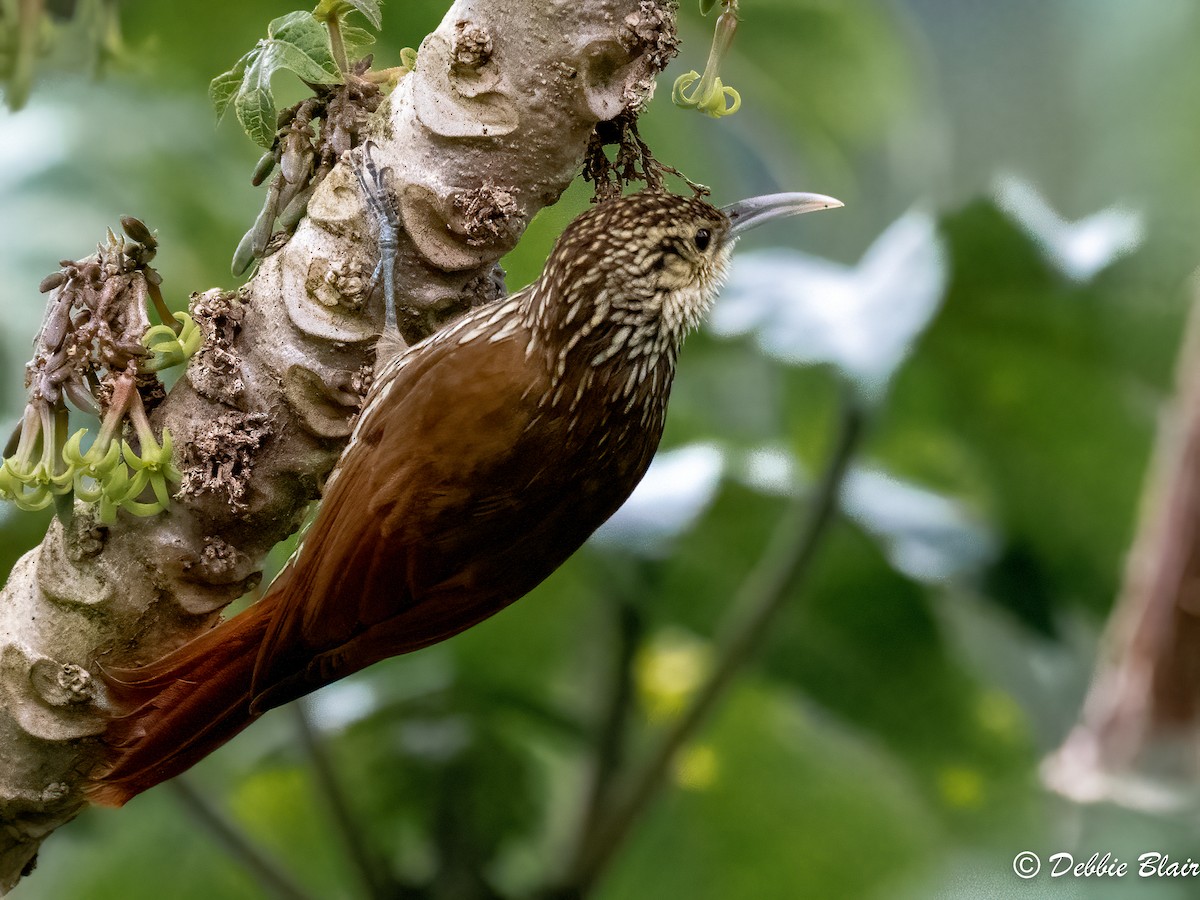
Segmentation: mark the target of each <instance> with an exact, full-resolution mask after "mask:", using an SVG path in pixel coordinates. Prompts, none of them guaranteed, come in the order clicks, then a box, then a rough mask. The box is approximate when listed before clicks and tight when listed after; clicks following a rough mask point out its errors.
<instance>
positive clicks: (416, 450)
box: [85, 193, 836, 805]
mask: <svg viewBox="0 0 1200 900" xmlns="http://www.w3.org/2000/svg"><path fill="white" fill-rule="evenodd" d="M791 196H801V195H791ZM822 199H828V198H822ZM832 203H836V201H832ZM832 203H827V204H825V205H832ZM812 208H817V207H812ZM730 209H732V207H731V208H730ZM792 211H793V212H798V211H803V210H800V209H798V208H797V209H793V210H792ZM732 215H734V218H735V219H736V217H737V213H736V212H735V213H732ZM735 230H736V229H735V227H734V225H733V224H732V223H731V219H730V216H729V215H726V213H725V212H722V211H721V210H718V209H716V208H714V207H712V206H710V205H708V204H707V203H705V202H703V201H701V200H698V199H684V198H681V197H676V196H673V195H669V194H664V193H642V194H637V195H634V196H631V197H626V198H623V199H619V200H613V201H609V202H607V203H603V204H600V205H598V206H596V207H593V208H592V209H590V210H588V211H587V212H585V213H584V214H583V215H581V216H580V217H579V218H577V219H576V220H575V221H574V222H572V223H571V225H570V226H568V228H567V229H566V231H565V232H564V233H563V235H562V237H561V238H560V239H559V241H558V243H557V244H556V246H555V248H554V251H553V252H552V254H551V256H550V259H549V260H548V262H547V265H546V268H545V271H544V272H543V273H542V276H541V277H540V278H539V279H538V280H537V281H536V282H535V283H534V284H532V285H531V286H530V287H528V288H526V289H525V290H523V291H521V292H519V293H517V294H515V295H513V296H512V297H510V298H508V299H507V300H504V301H501V302H498V303H496V304H493V305H490V306H486V307H482V308H479V309H476V310H475V311H473V312H472V313H470V314H469V315H468V316H466V317H465V318H463V319H461V320H459V321H458V322H457V323H455V324H454V325H452V326H450V327H449V328H446V329H444V330H443V331H441V332H439V333H437V334H435V335H433V336H432V337H430V338H429V339H428V340H426V341H424V342H423V343H421V344H419V345H417V346H415V347H413V348H412V349H410V350H407V351H405V352H403V353H401V354H400V355H399V356H397V357H395V358H394V359H393V360H391V361H390V362H388V363H387V364H385V365H384V366H383V367H382V371H381V372H380V374H379V377H378V379H377V381H376V384H375V385H374V387H373V388H372V391H371V393H370V395H369V396H368V397H367V400H366V402H365V404H364V406H363V411H362V414H361V416H360V419H359V422H358V424H357V427H356V428H355V431H354V434H353V436H352V437H351V440H350V443H349V445H348V446H347V448H346V450H345V453H344V454H343V456H342V458H341V459H340V460H339V462H338V465H337V467H336V468H335V469H334V472H333V474H332V475H331V476H330V478H329V481H328V483H327V486H326V490H325V496H324V499H323V500H322V503H321V507H320V510H319V511H318V513H317V516H316V518H315V520H314V522H313V524H312V526H311V527H310V529H309V531H308V533H307V536H306V537H305V539H304V541H303V544H302V546H301V549H300V550H299V551H298V553H297V554H296V556H295V557H293V559H292V561H291V562H290V563H289V565H288V566H287V567H286V568H285V569H284V571H283V572H282V573H281V574H280V576H279V577H278V578H277V579H276V580H275V581H274V582H273V583H272V584H271V586H270V588H269V589H268V590H267V592H266V594H265V596H264V597H263V598H262V599H261V600H259V601H258V602H257V603H256V604H255V605H254V606H253V607H251V608H250V609H248V610H246V611H245V612H243V613H241V614H240V615H238V616H235V617H233V618H231V619H229V620H227V621H225V622H223V623H221V624H220V625H218V626H216V627H215V628H213V629H212V630H211V631H209V632H207V633H206V634H204V635H202V636H200V637H198V638H197V639H195V640H193V641H192V642H190V643H188V644H186V645H185V646H183V647H181V648H180V649H178V650H176V651H175V652H174V653H171V654H170V655H168V656H166V657H164V658H163V659H161V660H159V661H157V662H155V663H152V664H151V665H149V666H146V667H144V668H141V669H135V670H126V671H122V672H115V673H109V676H108V679H107V680H108V682H109V687H110V693H111V694H112V696H113V697H114V700H115V702H116V704H117V705H118V706H119V707H120V708H121V709H122V714H121V715H120V716H119V717H117V718H114V719H113V721H112V723H111V725H110V727H109V729H108V732H107V734H106V736H105V741H106V744H107V745H108V747H109V748H110V752H109V755H108V757H107V759H106V760H105V761H104V763H103V764H102V765H101V766H100V767H99V768H98V770H97V771H96V772H95V773H94V774H93V776H92V778H91V780H90V781H89V782H88V784H87V785H86V786H85V790H86V793H87V795H88V797H89V798H90V799H91V800H93V801H94V802H97V803H103V804H108V805H120V804H122V803H124V802H125V801H127V800H128V799H129V798H131V797H133V796H134V795H136V794H138V793H140V792H141V791H143V790H146V789H147V788H149V787H152V786H153V785H155V784H158V783H159V782H160V781H163V780H165V779H167V778H170V777H172V776H174V775H176V774H178V773H180V772H182V771H183V770H185V769H186V768H188V767H189V766H190V765H192V764H193V763H194V762H196V761H197V760H199V759H200V758H202V757H203V756H205V755H206V754H208V753H209V752H210V751H211V750H213V749H215V748H216V747H217V746H219V745H220V744H222V743H224V742H225V741H227V740H228V739H229V738H231V737H232V736H233V735H235V734H237V733H238V732H239V731H241V730H242V729H243V728H245V727H246V726H247V725H249V724H250V723H251V722H252V721H254V719H256V718H257V717H258V716H259V715H261V714H262V713H263V712H264V711H266V710H267V709H270V708H272V707H275V706H278V705H280V704H282V703H284V702H286V701H288V700H292V699H294V698H296V697H299V696H302V695H304V694H306V693H308V692H310V691H312V690H315V689H316V688H319V687H321V686H322V685H325V684H328V683H329V682H331V681H334V680H336V679H338V678H341V677H343V676H345V675H348V674H350V673H351V672H354V671H357V670H359V669H361V668H363V667H365V666H367V665H369V664H371V663H373V662H376V661H378V660H380V659H384V658H386V657H389V656H394V655H397V654H400V653H407V652H409V651H411V650H416V649H419V648H421V647H425V646H428V645H430V644H433V643H436V642H438V641H441V640H444V639H445V638H448V637H450V636H451V635H454V634H456V633H458V632H459V631H462V630H463V629H465V628H469V627H470V626H472V625H474V624H475V623H477V622H479V621H481V620H483V619H485V618H487V617H488V616H490V615H492V614H494V613H496V612H498V611H499V610H501V609H503V608H504V607H505V606H507V605H508V604H509V603H512V602H513V601H514V600H516V599H518V598H519V597H521V596H522V595H524V594H526V593H527V592H529V591H530V590H531V589H532V588H533V587H535V586H536V585H537V584H538V583H540V582H541V581H542V580H543V579H544V578H546V576H548V575H549V574H550V573H551V572H553V571H554V570H555V569H556V568H557V567H558V566H559V565H560V564H561V563H562V562H563V561H564V560H565V559H566V558H567V557H568V556H570V555H571V554H572V553H573V552H574V551H575V550H576V549H577V548H578V547H579V546H580V545H581V544H582V543H583V542H584V541H585V540H586V539H587V537H588V536H589V535H590V534H591V533H592V532H593V531H594V530H595V529H596V528H597V527H599V525H600V524H601V523H603V522H604V521H605V520H606V519H607V518H608V517H609V516H610V515H612V513H613V512H614V511H616V509H617V508H618V507H619V506H620V505H621V504H622V503H623V502H624V500H625V499H626V498H627V497H628V496H629V494H630V492H631V491H632V490H633V488H634V487H635V486H636V485H637V483H638V481H639V480H640V479H641V477H642V475H643V474H644V473H645V471H646V467H647V466H648V465H649V462H650V459H651V457H652V456H653V454H654V452H655V449H656V448H657V446H658V442H659V438H660V437H661V435H662V428H663V420H664V417H665V413H666V404H667V398H668V395H669V392H670V388H671V381H672V378H673V376H674V372H675V360H676V355H677V353H678V350H679V347H680V344H681V343H682V341H683V338H684V335H685V334H686V333H687V331H688V330H689V329H690V328H691V327H693V326H694V325H695V324H696V323H697V322H698V321H699V320H700V318H701V316H702V315H703V314H704V312H705V311H706V310H707V308H708V306H709V304H710V303H711V302H712V299H713V297H714V295H715V293H716V291H717V288H718V286H719V284H720V282H721V280H722V278H723V276H724V272H725V268H726V265H727V263H728V259H729V255H730V250H731V248H732V244H733V237H732V235H733V233H734V231H735Z"/></svg>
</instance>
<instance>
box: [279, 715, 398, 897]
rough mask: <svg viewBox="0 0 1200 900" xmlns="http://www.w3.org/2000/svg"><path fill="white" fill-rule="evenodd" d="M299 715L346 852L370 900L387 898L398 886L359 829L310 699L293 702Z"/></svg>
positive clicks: (314, 768) (304, 745) (298, 723)
mask: <svg viewBox="0 0 1200 900" xmlns="http://www.w3.org/2000/svg"><path fill="white" fill-rule="evenodd" d="M291 708H292V711H293V714H294V716H295V718H296V731H297V732H298V733H299V735H300V746H301V748H302V749H303V751H304V753H305V754H306V755H307V756H308V759H309V762H310V763H311V764H312V771H313V776H314V779H315V781H316V785H317V790H318V792H319V793H320V795H321V798H322V799H323V800H324V802H325V805H326V806H327V807H328V808H329V813H330V815H331V816H332V818H333V823H334V825H335V827H336V830H337V833H338V836H339V837H340V838H341V841H342V846H343V847H344V849H345V851H346V855H347V856H348V857H349V858H350V861H351V862H352V863H353V864H354V869H355V871H356V872H357V873H358V878H359V882H360V883H361V886H362V889H363V891H364V893H365V895H366V896H367V897H370V898H371V900H387V898H388V897H391V896H392V895H393V893H394V890H395V885H394V884H392V882H391V879H390V878H389V877H388V876H387V874H386V873H385V872H384V871H383V869H382V867H381V865H380V864H379V861H378V860H377V859H376V858H375V856H374V854H373V853H372V852H371V845H370V843H369V842H368V839H367V836H366V835H365V834H364V833H363V830H362V829H361V828H359V826H358V822H357V821H356V819H355V816H354V812H353V810H351V808H350V803H349V801H348V800H347V799H346V793H345V791H344V790H342V785H341V782H339V781H338V777H337V772H336V771H335V770H334V766H333V760H332V759H331V758H330V756H329V748H328V747H327V746H326V744H325V741H324V739H323V738H322V737H321V735H320V734H319V733H318V732H317V729H316V728H315V727H313V723H312V719H311V718H310V716H309V712H308V701H306V700H298V701H296V702H295V703H293V704H291Z"/></svg>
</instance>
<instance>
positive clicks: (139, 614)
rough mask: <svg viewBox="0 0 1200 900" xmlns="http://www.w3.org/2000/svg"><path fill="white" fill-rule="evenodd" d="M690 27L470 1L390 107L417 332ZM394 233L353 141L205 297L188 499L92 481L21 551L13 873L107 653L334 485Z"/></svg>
mask: <svg viewBox="0 0 1200 900" xmlns="http://www.w3.org/2000/svg"><path fill="white" fill-rule="evenodd" d="M673 50H674V8H673V4H672V3H670V2H669V0H588V2H583V3H581V2H578V0H459V2H456V3H455V4H454V5H453V6H452V8H451V9H450V10H449V12H448V13H447V15H446V18H445V19H444V20H443V22H442V24H441V26H440V27H439V28H438V30H437V31H435V32H434V33H433V34H431V35H429V37H427V38H426V39H425V41H424V43H423V44H422V46H421V48H420V52H419V58H418V62H417V66H416V69H415V71H414V72H413V73H412V74H410V75H408V76H406V77H405V78H404V79H403V80H402V81H401V83H400V86H399V87H398V88H397V89H396V90H395V91H394V92H393V94H392V96H391V97H390V98H389V99H388V100H387V101H386V102H385V103H384V105H383V106H382V107H381V108H380V110H379V112H378V114H377V116H376V119H375V121H374V123H373V126H372V129H373V132H374V134H373V140H374V141H375V143H376V146H377V149H376V150H375V154H374V156H375V160H376V162H377V163H378V164H379V165H380V166H385V167H389V168H390V169H391V171H392V177H391V186H392V187H393V188H394V191H395V195H396V205H397V208H398V211H399V214H400V218H401V220H402V223H403V234H402V236H401V242H400V250H399V261H398V265H397V270H396V276H397V284H398V286H399V295H400V302H401V304H402V309H401V312H402V319H403V321H404V322H406V323H407V328H406V335H407V336H409V337H410V338H411V337H413V336H414V335H417V334H419V333H420V332H422V331H425V330H430V329H432V328H435V327H437V326H438V325H439V324H441V323H444V322H446V321H447V320H449V319H451V318H453V317H454V316H455V315H457V314H459V313H461V312H462V311H464V310H465V309H467V308H469V307H470V306H472V305H473V304H476V303H480V302H485V301H487V300H490V299H493V298H494V297H495V295H496V293H497V291H498V285H497V283H496V280H495V279H494V278H493V277H492V272H493V266H494V263H495V261H496V260H497V259H498V258H499V257H500V256H501V255H502V254H503V253H505V252H506V251H508V250H509V249H511V248H512V247H513V246H514V245H515V244H516V242H517V240H518V239H519V238H520V236H521V233H522V232H523V231H524V229H525V226H526V225H527V223H528V222H529V219H530V218H531V217H532V216H533V214H534V213H536V212H537V211H538V210H539V209H540V208H542V207H543V206H545V205H546V204H549V203H553V202H554V201H555V200H556V199H557V198H558V196H559V195H560V193H561V192H562V191H563V190H564V189H565V188H566V186H567V185H568V184H569V183H570V181H571V180H572V178H573V177H574V176H575V173H576V172H577V170H578V167H579V164H580V160H581V158H582V156H583V152H584V149H585V146H586V144H587V140H588V137H589V135H590V134H591V132H592V129H593V127H594V126H595V124H596V122H598V121H603V120H607V119H611V118H612V117H614V116H616V115H618V114H619V113H621V112H623V111H625V110H627V109H631V108H636V107H638V106H639V105H640V104H642V103H644V102H645V101H646V100H647V99H648V97H649V95H650V93H651V91H652V90H653V79H654V76H655V75H656V74H657V73H658V72H659V71H660V70H661V69H662V68H663V66H665V64H666V62H667V60H668V59H669V57H670V56H671V54H672V53H673ZM375 234H376V232H375V226H374V224H373V223H372V222H371V221H370V219H369V217H368V216H367V215H366V213H365V210H364V207H363V201H362V197H361V194H360V191H359V187H358V184H357V181H356V180H355V176H354V174H353V171H352V170H351V169H350V167H349V164H348V160H343V161H342V163H341V164H339V165H338V166H337V167H336V168H335V169H334V170H333V172H332V173H331V174H330V175H329V176H328V177H327V178H326V179H325V180H324V182H322V184H321V186H320V187H319V188H318V190H317V191H316V193H315V195H314V196H313V198H312V201H311V203H310V206H309V213H308V217H307V218H306V219H305V220H303V221H302V222H301V223H300V225H299V227H298V228H297V230H296V232H295V234H294V236H293V237H292V239H291V240H290V241H289V242H288V243H287V244H286V245H285V246H284V247H283V248H282V249H281V250H279V251H278V252H276V253H275V254H273V255H271V256H269V257H267V259H266V260H264V262H263V263H262V265H261V267H260V269H259V271H258V273H257V274H256V275H255V277H254V278H253V279H252V280H251V281H250V282H249V283H248V284H246V285H245V286H244V287H243V288H242V289H241V290H240V291H238V292H236V293H224V292H221V291H217V290H212V291H207V292H204V293H199V294H196V295H194V296H193V298H192V312H193V315H194V317H195V318H196V320H197V321H198V322H199V323H200V324H201V326H202V327H203V328H204V330H205V338H206V339H205V344H204V346H203V348H202V349H201V351H200V352H199V353H198V354H197V355H196V356H195V357H194V358H193V359H192V361H191V362H190V364H189V367H188V370H187V375H186V377H185V378H181V379H180V381H179V383H178V384H177V385H176V386H175V388H174V389H173V390H172V391H171V393H170V395H169V397H168V398H167V399H166V401H165V402H164V403H163V404H162V406H161V407H159V408H158V409H157V410H156V412H155V415H154V416H153V424H154V426H155V428H156V429H158V428H162V427H164V426H165V427H168V428H170V430H171V433H172V435H173V437H174V439H175V446H176V447H177V448H178V449H177V462H178V464H179V467H180V469H181V470H182V471H183V474H184V480H183V484H182V486H181V490H180V493H179V495H178V497H177V498H176V499H175V501H174V502H173V504H172V506H171V509H170V511H169V512H168V513H166V514H163V515H161V516H158V517H154V518H151V519H148V520H142V519H134V518H132V517H127V516H126V515H124V514H122V515H121V517H120V519H119V521H118V522H117V523H116V524H114V525H111V526H106V525H101V524H100V523H98V522H97V521H96V520H95V519H94V518H93V517H92V515H91V513H90V512H89V510H88V509H87V508H85V507H84V506H82V505H79V506H77V507H76V511H75V515H74V518H73V519H72V521H71V524H70V525H69V526H67V527H63V526H62V525H61V524H59V523H58V522H57V521H55V523H54V524H53V525H52V526H51V528H50V529H49V531H48V533H47V535H46V537H45V539H44V540H43V542H42V543H41V545H40V546H39V547H37V548H36V549H34V550H32V551H30V552H29V553H27V554H26V555H25V556H24V557H22V559H21V560H20V561H19V562H18V563H17V565H16V566H15V568H14V569H13V572H12V574H11V576H10V578H9V580H8V583H7V585H6V586H5V588H4V590H3V593H2V594H0V823H2V826H3V827H2V828H0V893H3V892H5V891H7V890H8V889H10V888H11V887H12V886H13V885H15V884H16V882H17V881H18V879H19V878H20V876H21V873H22V871H23V870H25V869H27V868H28V866H29V865H30V864H31V862H32V860H33V859H34V857H35V856H36V853H37V850H38V847H39V845H40V843H41V841H42V840H43V839H44V838H45V837H46V836H47V835H48V834H49V833H50V832H52V831H53V830H54V829H55V828H57V827H58V826H59V825H61V824H63V823H65V822H67V821H68V820H70V819H71V818H72V817H73V816H74V815H75V814H77V813H78V811H79V810H80V808H81V805H82V801H81V799H80V796H79V793H78V784H79V780H80V777H81V775H82V774H83V773H85V772H86V771H87V770H88V769H89V768H90V766H91V765H92V764H93V762H94V761H95V759H96V756H97V753H98V749H99V743H98V736H99V735H101V734H102V733H103V731H104V727H105V703H106V699H105V697H104V694H103V690H102V689H101V688H100V686H99V682H98V680H97V679H96V678H95V673H96V672H97V670H98V669H97V666H98V665H101V664H113V665H130V664H135V663H137V662H139V661H145V660H149V659H152V658H155V657H157V656H159V655H161V654H162V653H164V652H165V651H167V650H169V649H171V648H173V647H175V646H177V645H179V644H181V643H183V642H184V641H186V640H187V639H189V638H190V637H192V636H194V635H195V634H197V633H198V632H199V631H201V630H203V629H205V628H207V627H209V626H210V625H211V624H212V622H213V621H214V620H215V618H216V617H217V616H219V614H220V611H221V609H222V608H223V607H224V606H225V605H226V604H228V603H229V602H230V601H232V600H233V599H235V598H237V597H239V596H241V595H242V594H244V593H245V592H246V591H247V590H249V589H251V588H252V587H254V586H255V585H256V584H257V583H258V581H259V579H260V578H261V565H262V561H263V558H264V556H265V554H266V553H267V551H268V550H270V548H271V547H272V546H273V545H274V544H275V543H277V542H278V541H279V540H281V539H282V538H284V537H285V536H287V535H288V534H290V533H291V532H293V531H294V530H295V529H296V528H297V527H298V525H299V523H300V521H301V518H302V516H303V514H304V511H305V508H306V506H307V505H308V503H309V502H310V501H311V500H312V499H314V498H315V497H317V496H318V493H319V487H320V484H321V481H322V478H323V477H324V475H325V474H326V473H327V472H328V471H329V470H330V469H331V468H332V466H333V464H334V461H335V460H336V458H337V455H338V453H339V452H340V450H341V447H342V446H343V443H344V441H345V439H346V438H347V437H348V435H349V432H350V421H351V418H352V416H353V414H354V412H355V410H356V405H355V395H356V394H357V393H359V392H360V391H361V389H362V381H363V376H364V372H365V371H366V370H365V367H366V366H367V365H368V364H369V363H370V361H371V358H372V352H371V351H372V347H373V343H374V340H375V338H376V336H377V335H378V333H379V330H380V327H381V323H382V316H383V311H382V309H381V308H378V304H377V302H376V301H374V300H373V301H372V302H371V303H364V297H363V293H364V288H365V286H366V284H367V283H368V281H369V278H370V274H371V272H372V270H373V268H374V263H375V259H376V249H375V245H374V235H375ZM63 249H64V253H66V252H68V251H69V248H63ZM165 251H166V252H169V244H168V246H167V247H166V248H165Z"/></svg>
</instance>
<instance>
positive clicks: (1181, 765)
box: [1042, 291, 1200, 808]
mask: <svg viewBox="0 0 1200 900" xmlns="http://www.w3.org/2000/svg"><path fill="white" fill-rule="evenodd" d="M1198 740H1200V291H1197V292H1196V295H1195V297H1194V298H1193V302H1192V309H1191V313H1190V315H1189V321H1188V325H1187V329H1186V334H1185V338H1184V342H1183V346H1182V349H1181V350H1180V359H1179V363H1178V366H1177V373H1176V394H1175V399H1174V402H1173V403H1172V405H1171V408H1170V409H1168V410H1167V411H1166V412H1165V413H1164V414H1163V417H1162V420H1161V423H1160V426H1159V430H1158V437H1157V443H1156V446H1155V448H1154V459H1153V461H1152V464H1151V467H1150V474H1149V476H1148V477H1147V479H1146V488H1145V491H1144V494H1143V498H1142V512H1141V522H1140V524H1139V526H1138V532H1137V536H1136V538H1135V540H1134V543H1133V549H1132V551H1131V552H1130V554H1129V558H1128V562H1127V565H1126V571H1125V585H1124V588H1123V590H1122V593H1121V596H1120V598H1119V599H1118V601H1117V603H1116V606H1115V607H1114V609H1113V612H1112V616H1111V618H1110V622H1109V628H1108V634H1107V635H1106V638H1105V643H1104V646H1103V648H1102V651H1101V654H1100V659H1099V662H1098V663H1097V665H1096V672H1095V674H1094V676H1093V678H1092V684H1091V687H1090V689H1089V690H1088V694H1087V698H1086V700H1085V701H1084V706H1083V711H1082V713H1081V714H1080V720H1079V723H1078V724H1077V725H1076V726H1075V727H1074V728H1073V729H1072V731H1071V733H1070V734H1069V735H1068V736H1067V739H1066V740H1065V741H1064V742H1063V745H1062V747H1060V748H1059V749H1058V751H1056V752H1055V754H1054V755H1053V756H1051V757H1050V758H1049V759H1047V760H1046V762H1045V764H1044V765H1043V768H1042V774H1043V777H1044V778H1045V780H1046V782H1047V784H1048V785H1049V786H1050V787H1051V788H1053V789H1054V790H1057V791H1059V792H1060V793H1062V794H1065V795H1066V796H1069V797H1071V798H1072V799H1075V800H1078V801H1081V802H1096V801H1099V800H1107V801H1113V802H1121V803H1126V804H1128V805H1131V806H1134V807H1140V808H1154V807H1162V806H1163V805H1168V806H1169V805H1173V804H1176V803H1180V802H1183V801H1185V800H1188V799H1194V797H1195V783H1196V779H1197V777H1200V757H1198V756H1197V754H1196V746H1197V741H1198ZM1185 786H1186V788H1185Z"/></svg>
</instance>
